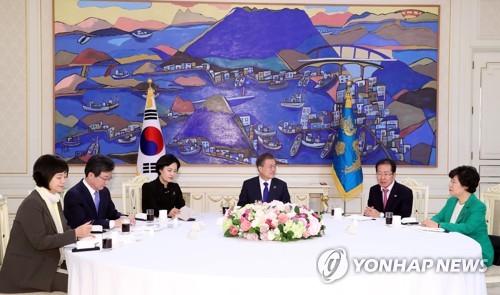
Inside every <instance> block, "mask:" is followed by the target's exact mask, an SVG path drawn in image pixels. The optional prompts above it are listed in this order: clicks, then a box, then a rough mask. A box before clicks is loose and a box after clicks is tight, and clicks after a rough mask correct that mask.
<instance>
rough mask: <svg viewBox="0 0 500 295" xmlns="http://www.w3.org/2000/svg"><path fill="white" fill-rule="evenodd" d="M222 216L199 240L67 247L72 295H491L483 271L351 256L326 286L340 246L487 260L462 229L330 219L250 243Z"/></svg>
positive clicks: (358, 252)
mask: <svg viewBox="0 0 500 295" xmlns="http://www.w3.org/2000/svg"><path fill="white" fill-rule="evenodd" d="M219 217H221V216H220V215H216V214H206V215H201V216H198V218H197V221H200V222H203V223H204V224H205V225H206V227H207V229H206V230H205V231H202V232H198V234H197V237H196V239H193V237H189V232H190V230H191V228H192V224H193V223H189V222H180V224H179V226H178V227H176V228H168V229H164V230H161V231H157V232H154V234H152V233H148V232H144V233H142V235H141V237H140V239H141V240H140V241H137V242H131V243H125V244H123V245H121V246H120V247H118V248H114V249H112V250H107V251H90V252H76V253H73V252H70V251H67V253H66V259H67V263H68V270H69V274H70V276H69V294H106V295H112V294H120V295H125V294H141V295H142V294H167V293H169V294H180V295H182V294H214V293H218V294H223V293H228V292H230V293H237V294H272V293H278V292H279V293H281V294H283V293H289V294H299V292H308V293H309V292H318V291H319V292H321V291H324V292H329V293H325V294H362V293H366V294H368V293H370V294H373V293H375V294H426V295H427V294H467V295H471V294H486V284H485V277H484V274H483V273H481V272H454V273H452V272H436V271H435V269H430V270H427V271H426V272H410V273H381V272H375V273H368V272H355V271H354V265H353V263H352V261H350V262H349V263H350V265H349V271H348V273H347V275H346V276H345V277H344V278H342V279H340V280H338V281H335V282H333V283H331V284H326V283H323V282H322V280H321V277H320V274H319V272H318V270H317V260H318V257H319V256H320V255H321V254H322V253H323V252H324V251H325V250H328V249H336V248H344V249H346V251H347V254H348V258H349V259H350V260H351V259H354V258H357V259H361V258H367V259H368V258H395V259H404V258H418V259H436V258H475V259H479V258H481V247H480V245H479V244H478V243H476V242H475V241H474V240H472V239H470V238H468V237H466V236H464V235H461V234H458V233H433V232H423V231H418V230H416V229H414V228H411V227H404V228H399V229H396V228H390V227H387V226H386V225H385V224H384V220H382V219H378V220H368V221H359V222H358V226H357V233H356V234H349V233H346V232H345V228H346V226H347V225H349V224H350V223H351V222H352V221H350V220H335V219H333V218H332V217H330V216H325V218H324V222H325V224H326V226H327V228H326V235H325V236H324V237H320V238H313V239H309V240H301V241H294V242H287V243H283V242H264V241H248V240H245V239H241V238H226V237H223V234H222V229H221V227H220V226H217V225H216V219H217V218H219ZM138 226H140V224H138ZM130 236H131V235H130ZM130 236H129V238H130ZM113 242H114V243H115V244H116V241H113ZM332 292H333V293H332ZM335 292H345V293H335Z"/></svg>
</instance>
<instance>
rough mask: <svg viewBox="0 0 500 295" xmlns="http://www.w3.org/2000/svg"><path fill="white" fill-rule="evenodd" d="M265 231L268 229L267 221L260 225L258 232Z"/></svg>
mask: <svg viewBox="0 0 500 295" xmlns="http://www.w3.org/2000/svg"><path fill="white" fill-rule="evenodd" d="M267 231H269V224H267V223H264V224H262V225H261V226H260V233H266V232H267Z"/></svg>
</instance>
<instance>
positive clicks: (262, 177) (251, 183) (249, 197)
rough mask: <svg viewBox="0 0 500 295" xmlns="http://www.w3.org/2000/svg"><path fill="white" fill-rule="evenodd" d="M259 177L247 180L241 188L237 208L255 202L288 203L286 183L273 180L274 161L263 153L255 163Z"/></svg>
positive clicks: (270, 155) (271, 156)
mask: <svg viewBox="0 0 500 295" xmlns="http://www.w3.org/2000/svg"><path fill="white" fill-rule="evenodd" d="M255 164H256V166H257V170H258V171H259V176H256V177H254V178H250V179H247V180H245V181H244V182H243V187H242V188H241V193H240V198H239V201H238V206H245V205H246V204H253V203H255V201H262V202H263V203H265V202H267V203H269V202H271V201H273V200H278V201H281V202H283V203H290V194H289V193H288V187H287V185H286V182H284V181H283V180H280V179H278V178H274V175H275V174H276V159H275V158H274V156H273V155H272V154H270V153H265V154H262V155H260V156H259V157H258V158H257V162H256V163H255Z"/></svg>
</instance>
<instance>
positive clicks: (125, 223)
mask: <svg viewBox="0 0 500 295" xmlns="http://www.w3.org/2000/svg"><path fill="white" fill-rule="evenodd" d="M129 232H130V219H129V218H128V217H122V233H123V234H128V233H129Z"/></svg>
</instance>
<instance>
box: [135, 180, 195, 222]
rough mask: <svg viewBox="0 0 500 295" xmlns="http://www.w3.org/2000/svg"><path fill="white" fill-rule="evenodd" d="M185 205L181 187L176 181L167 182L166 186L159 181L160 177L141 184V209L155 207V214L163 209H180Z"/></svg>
mask: <svg viewBox="0 0 500 295" xmlns="http://www.w3.org/2000/svg"><path fill="white" fill-rule="evenodd" d="M184 205H186V202H185V201H184V198H183V197H182V191H181V188H180V187H179V185H178V184H177V183H174V182H169V183H168V184H167V188H166V189H165V186H163V184H162V183H161V181H160V178H159V177H158V178H156V179H155V180H153V181H151V182H148V183H145V184H143V185H142V211H144V213H146V210H147V209H155V216H156V217H158V214H159V211H160V210H162V209H164V210H168V212H170V210H172V209H173V208H174V207H175V208H177V209H180V208H182V207H184Z"/></svg>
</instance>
